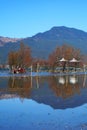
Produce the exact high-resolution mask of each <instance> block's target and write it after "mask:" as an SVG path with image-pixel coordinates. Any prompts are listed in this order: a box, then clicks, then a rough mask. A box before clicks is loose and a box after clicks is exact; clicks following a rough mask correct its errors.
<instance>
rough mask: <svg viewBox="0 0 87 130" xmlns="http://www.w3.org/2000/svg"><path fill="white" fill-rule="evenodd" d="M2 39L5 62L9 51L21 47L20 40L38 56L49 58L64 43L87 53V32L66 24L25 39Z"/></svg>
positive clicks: (2, 55)
mask: <svg viewBox="0 0 87 130" xmlns="http://www.w3.org/2000/svg"><path fill="white" fill-rule="evenodd" d="M2 39H3V38H2ZM2 39H1V38H0V43H1V44H0V45H1V46H0V56H1V61H3V62H4V61H7V56H8V53H9V52H10V51H11V50H18V49H19V46H20V42H23V43H24V44H26V45H28V46H29V47H30V48H31V51H32V56H33V57H36V58H37V57H38V58H43V59H46V58H48V56H49V54H50V53H51V52H52V51H53V50H54V49H55V48H56V47H57V46H60V45H63V44H69V45H71V46H73V47H75V48H78V49H80V50H81V51H82V53H86V54H87V32H85V31H83V30H80V29H75V28H70V27H65V26H59V27H57V26H54V27H52V28H51V29H50V30H48V31H45V32H42V33H41V32H40V33H37V34H36V35H34V36H32V37H27V38H23V39H9V38H8V39H7V40H6V42H5V39H4V40H2ZM13 43H14V44H13ZM3 52H4V53H3ZM3 59H4V60H3Z"/></svg>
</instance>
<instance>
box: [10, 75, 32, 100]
mask: <svg viewBox="0 0 87 130" xmlns="http://www.w3.org/2000/svg"><path fill="white" fill-rule="evenodd" d="M8 86H9V89H8V91H9V92H10V93H11V94H14V93H15V94H17V95H18V96H19V97H21V98H25V97H26V98H29V97H30V93H31V79H30V77H27V78H23V77H10V78H9V81H8Z"/></svg>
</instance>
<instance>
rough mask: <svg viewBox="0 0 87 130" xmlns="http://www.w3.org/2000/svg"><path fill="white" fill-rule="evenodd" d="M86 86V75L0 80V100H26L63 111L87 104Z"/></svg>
mask: <svg viewBox="0 0 87 130" xmlns="http://www.w3.org/2000/svg"><path fill="white" fill-rule="evenodd" d="M86 86H87V81H86V75H81V76H78V75H71V76H68V75H66V76H48V77H39V76H36V77H10V78H1V79H0V99H4V98H5V99H6V98H9V97H10V98H12V97H19V98H20V99H24V98H28V99H33V100H35V101H37V102H38V103H44V104H47V105H50V106H51V107H53V108H55V109H58V108H61V109H64V108H68V107H76V106H79V105H81V104H84V103H86V102H87V100H86V99H87V98H86V97H87V87H86ZM9 95H10V96H9Z"/></svg>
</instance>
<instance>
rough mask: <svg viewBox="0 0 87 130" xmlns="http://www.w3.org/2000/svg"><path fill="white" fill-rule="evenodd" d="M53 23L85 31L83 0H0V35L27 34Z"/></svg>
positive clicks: (86, 13) (86, 2) (86, 17)
mask: <svg viewBox="0 0 87 130" xmlns="http://www.w3.org/2000/svg"><path fill="white" fill-rule="evenodd" d="M54 26H66V27H71V28H72V27H73V28H77V29H80V30H83V31H86V32H87V0H0V36H4V37H12V38H25V37H31V36H33V35H35V34H37V33H39V32H45V31H47V30H50V29H51V28H52V27H54Z"/></svg>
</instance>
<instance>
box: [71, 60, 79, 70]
mask: <svg viewBox="0 0 87 130" xmlns="http://www.w3.org/2000/svg"><path fill="white" fill-rule="evenodd" d="M69 62H71V63H74V64H75V71H76V63H79V62H80V61H79V60H77V59H75V58H73V59H72V60H70V61H69Z"/></svg>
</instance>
